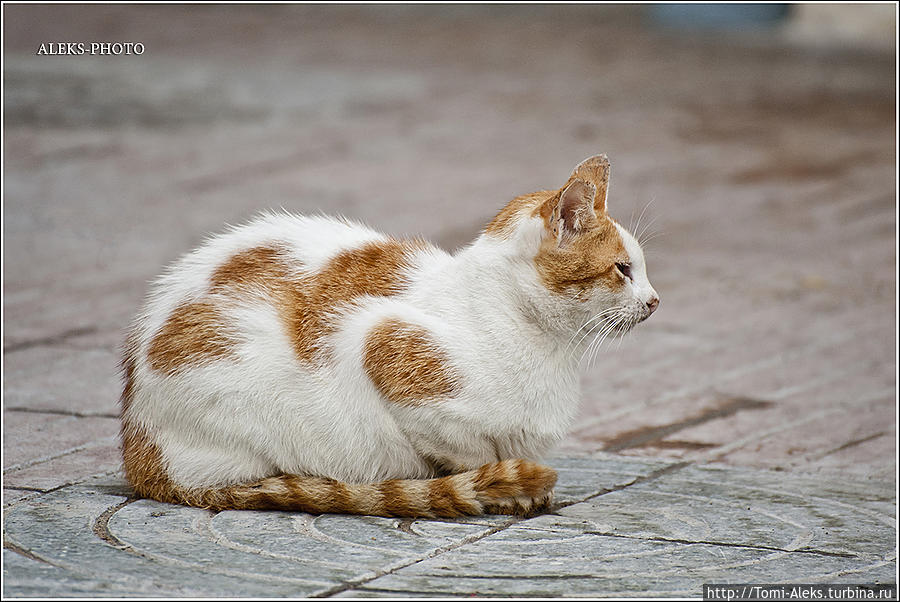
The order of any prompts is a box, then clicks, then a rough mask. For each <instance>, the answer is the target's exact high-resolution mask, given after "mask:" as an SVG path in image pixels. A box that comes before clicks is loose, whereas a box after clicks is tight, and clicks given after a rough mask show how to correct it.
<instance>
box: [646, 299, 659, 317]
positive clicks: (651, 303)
mask: <svg viewBox="0 0 900 602" xmlns="http://www.w3.org/2000/svg"><path fill="white" fill-rule="evenodd" d="M657 307H659V297H653V298H652V299H650V300H649V301H647V309H649V310H650V313H651V314H652V313H653V312H655V311H656V308H657Z"/></svg>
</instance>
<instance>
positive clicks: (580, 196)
mask: <svg viewBox="0 0 900 602" xmlns="http://www.w3.org/2000/svg"><path fill="white" fill-rule="evenodd" d="M596 193H597V188H596V187H595V186H594V185H593V184H591V183H590V182H585V181H584V180H574V181H572V182H570V183H569V185H568V186H566V187H565V188H563V189H562V191H560V193H559V200H558V201H557V202H556V204H555V207H554V208H553V213H552V214H551V217H550V226H551V229H552V231H553V234H554V235H555V236H556V238H557V239H558V240H559V241H560V242H562V241H563V240H564V239H566V238H569V237H571V236H574V235H576V234H578V233H580V232H583V231H585V230H587V229H588V228H590V227H591V226H593V225H594V224H595V223H596V222H597V216H596V215H595V214H594V199H595V197H596Z"/></svg>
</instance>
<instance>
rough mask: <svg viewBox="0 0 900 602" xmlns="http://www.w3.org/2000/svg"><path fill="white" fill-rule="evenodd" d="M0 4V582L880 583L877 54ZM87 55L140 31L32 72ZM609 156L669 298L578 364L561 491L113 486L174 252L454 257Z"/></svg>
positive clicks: (885, 539)
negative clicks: (357, 505) (203, 503)
mask: <svg viewBox="0 0 900 602" xmlns="http://www.w3.org/2000/svg"><path fill="white" fill-rule="evenodd" d="M888 8H890V7H888ZM891 10H892V9H891ZM3 11H4V32H3V33H4V65H5V69H4V85H5V93H4V103H5V121H4V158H5V163H4V216H3V217H4V223H3V251H4V265H3V270H4V282H3V286H4V291H3V292H4V297H3V312H4V315H3V395H4V399H3V402H4V411H3V420H4V426H3V504H4V553H3V554H4V586H3V587H4V590H3V593H4V595H39V594H42V593H53V594H55V595H66V594H71V595H91V594H95V593H97V594H101V593H106V594H107V595H128V594H133V595H141V594H143V595H153V594H158V595H166V594H177V593H181V594H204V593H205V594H208V595H216V594H220V595H234V594H236V593H242V594H245V595H283V594H294V595H303V594H312V593H317V594H321V595H328V594H330V595H344V596H346V595H373V594H379V593H384V592H408V593H412V592H423V593H424V592H428V593H451V592H453V593H460V594H462V593H473V592H482V593H486V594H488V593H499V594H506V595H509V594H515V593H522V594H526V593H527V594H532V595H538V594H541V593H546V594H553V595H564V594H567V593H571V594H577V593H583V594H589V593H595V594H607V595H613V594H617V593H618V594H622V595H626V594H633V595H639V594H643V593H648V592H657V593H659V594H661V595H662V594H672V595H674V594H676V593H680V595H693V596H696V595H699V584H700V583H702V582H703V581H704V580H707V579H721V580H723V581H732V582H736V581H743V580H747V581H755V582H762V581H769V580H778V581H780V580H785V581H787V580H792V581H816V580H819V581H843V582H853V581H895V580H896V577H895V576H894V575H895V571H896V547H895V542H896V522H895V516H896V493H895V487H896V485H895V484H896V478H895V473H896V460H895V458H896V405H895V404H896V355H895V343H896V327H897V324H896V309H895V300H896V296H895V295H896V273H895V268H896V207H897V206H896V176H895V161H896V156H895V139H894V132H895V127H896V122H895V104H894V89H895V67H894V60H893V53H890V54H888V53H880V52H877V51H875V50H865V49H859V48H852V47H838V46H834V45H828V44H822V45H818V46H816V47H813V48H811V47H807V46H801V45H797V44H795V43H793V42H792V41H791V38H790V36H789V35H788V34H789V31H780V32H770V33H764V32H758V33H756V34H753V35H749V36H747V35H745V36H731V37H729V38H728V39H725V38H720V37H711V36H699V35H690V36H685V35H682V34H679V33H677V32H666V31H657V30H654V29H652V28H651V27H649V26H648V24H647V23H646V21H644V20H642V19H641V18H640V15H639V14H638V12H639V11H638V10H637V9H634V8H622V7H611V6H577V7H571V6H570V7H557V8H552V7H537V6H467V7H453V6H442V7H433V6H432V7H426V6H413V7H391V6H378V7H353V6H285V5H279V6H267V7H250V6H240V7H224V6H189V7H185V6H139V5H132V6H116V5H91V6H76V7H69V6H30V5H4V7H3ZM890 14H891V15H892V14H893V13H890ZM78 40H84V41H86V42H90V41H133V42H142V43H143V44H144V45H145V47H146V50H145V53H144V54H143V55H141V56H129V57H124V56H123V57H88V56H58V57H47V56H36V55H35V52H36V51H37V48H38V46H39V44H40V43H41V42H48V41H78ZM597 152H606V153H607V154H609V156H610V158H611V160H612V163H613V172H612V188H611V192H610V210H611V212H612V213H613V215H614V216H616V217H618V218H619V219H620V220H621V221H623V222H625V223H626V224H628V223H629V222H630V221H631V220H632V219H633V220H634V221H637V219H638V216H639V215H640V214H641V213H642V212H643V213H644V217H643V220H642V223H643V224H647V223H651V222H652V226H651V231H652V232H654V233H655V236H656V237H655V238H653V239H652V240H650V241H649V242H648V244H647V255H648V262H649V272H650V277H651V279H652V280H653V282H654V285H655V287H656V288H657V290H658V291H659V293H660V296H661V305H660V309H659V311H658V312H657V313H656V314H655V315H654V316H653V318H652V319H651V320H649V321H648V322H647V323H645V324H643V325H641V326H640V327H639V328H638V329H636V331H635V332H634V333H633V334H632V335H631V336H630V337H629V338H628V339H626V340H623V341H622V342H621V344H620V343H618V342H617V343H615V344H614V345H611V346H610V347H609V348H608V349H606V350H605V351H604V353H602V354H601V355H600V358H599V359H598V361H597V362H596V363H595V364H594V365H591V366H585V369H584V372H583V374H584V377H583V383H584V391H585V394H584V402H583V409H582V416H581V418H580V419H579V421H578V423H577V426H576V428H575V429H574V431H573V433H572V434H571V436H570V437H569V438H568V439H567V440H566V441H564V443H563V445H562V446H561V447H560V448H559V449H558V450H557V454H558V455H557V457H556V459H555V460H554V462H555V463H556V465H557V466H558V467H560V468H562V469H564V470H563V471H562V473H561V483H560V491H559V493H560V495H559V497H560V499H561V500H563V501H564V502H565V503H568V502H577V503H574V504H572V505H569V506H567V507H565V508H562V509H560V510H558V511H557V512H556V513H555V514H551V515H547V516H543V517H537V518H533V519H529V520H522V521H512V522H510V521H509V520H507V519H504V518H484V519H477V520H472V521H450V522H441V521H414V522H408V521H390V520H381V519H360V518H348V517H336V516H323V517H319V518H317V519H315V520H313V519H312V518H311V517H308V516H289V515H283V514H278V513H267V514H255V513H241V514H235V513H221V514H219V515H216V516H214V517H213V516H211V515H208V514H206V513H204V512H202V511H198V510H191V509H184V508H174V507H170V506H164V505H160V504H153V503H150V502H146V501H133V500H130V499H129V498H128V497H127V495H128V492H127V490H126V489H125V488H124V486H123V483H122V482H121V480H120V476H119V474H118V470H119V459H118V453H117V445H118V441H117V436H118V422H117V412H118V406H117V398H118V393H119V386H120V385H119V382H118V376H117V371H116V361H117V353H116V346H117V345H118V344H119V341H120V338H121V332H122V329H123V328H124V326H125V325H126V324H127V322H128V320H129V319H130V318H131V316H132V315H133V313H134V311H135V310H136V308H137V307H138V305H139V303H140V300H141V297H142V295H143V293H144V291H145V288H146V283H147V281H148V280H150V279H151V278H153V277H154V276H155V275H157V274H158V273H159V271H160V269H161V267H162V266H163V265H164V264H166V263H167V262H170V261H172V260H173V259H174V258H176V257H177V256H178V255H179V254H180V253H183V252H185V251H187V250H189V249H190V248H191V247H193V246H195V245H196V244H197V243H198V242H199V241H200V240H202V238H203V236H205V235H206V234H207V233H209V232H213V231H217V230H220V229H221V228H222V224H224V223H235V222H240V221H243V220H246V219H248V218H249V217H250V216H252V215H253V214H254V213H255V212H257V211H259V210H261V209H264V208H270V207H279V206H284V207H285V208H288V209H290V210H292V211H297V212H317V211H324V212H327V213H343V214H345V215H347V216H349V217H352V218H356V219H359V220H362V221H365V222H368V223H369V224H370V225H372V226H374V227H376V228H378V229H382V230H384V231H387V232H390V233H393V234H398V235H401V234H407V235H415V234H421V235H424V236H426V237H428V238H430V239H432V240H434V241H435V242H437V243H439V244H441V245H443V246H445V247H447V248H451V249H452V248H455V247H458V246H460V245H462V244H465V242H467V241H468V240H470V239H471V238H473V237H474V236H475V235H476V234H477V232H478V230H479V229H480V228H481V227H482V226H483V224H484V223H486V222H487V221H488V220H489V219H490V217H491V216H492V215H493V213H494V212H496V210H497V209H498V208H499V207H500V206H502V204H503V203H504V202H505V201H506V200H508V199H509V198H511V197H512V196H514V195H517V194H520V193H523V192H526V191H530V190H534V189H538V188H544V187H549V186H557V185H559V183H561V182H562V181H564V180H565V177H566V176H567V175H568V173H569V170H570V169H571V167H572V166H573V165H574V164H575V163H577V162H578V161H579V160H581V159H582V158H584V157H586V156H589V155H591V154H594V153H597ZM632 481H634V482H633V483H632ZM607 490H610V491H607ZM591 496H594V497H591ZM587 498H590V499H587ZM578 500H585V501H578ZM238 556H240V559H238ZM530 558H534V559H535V561H534V562H527V561H525V562H523V560H524V559H530ZM109 567H114V568H110V569H109V570H107V568H109ZM423 595H424V594H423Z"/></svg>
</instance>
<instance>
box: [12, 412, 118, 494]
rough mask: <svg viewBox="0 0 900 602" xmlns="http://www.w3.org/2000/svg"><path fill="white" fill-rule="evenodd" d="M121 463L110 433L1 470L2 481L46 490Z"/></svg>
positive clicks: (110, 469)
mask: <svg viewBox="0 0 900 602" xmlns="http://www.w3.org/2000/svg"><path fill="white" fill-rule="evenodd" d="M111 422H112V421H111ZM121 466H122V455H121V452H120V451H119V436H118V435H114V436H110V437H108V438H105V439H99V440H96V441H92V442H90V443H88V444H86V445H85V446H84V448H79V449H78V451H72V452H71V453H67V454H65V455H62V456H59V457H55V458H52V459H49V460H45V461H42V462H39V463H37V464H34V465H31V466H27V467H25V468H21V469H19V470H12V471H9V472H7V473H4V475H3V483H4V485H6V486H8V487H30V488H37V489H41V490H44V491H47V490H50V489H55V488H57V487H62V486H64V485H68V484H71V483H77V482H79V481H82V480H84V479H86V478H88V477H91V476H93V475H96V474H98V473H104V472H112V471H115V470H117V469H119V468H121Z"/></svg>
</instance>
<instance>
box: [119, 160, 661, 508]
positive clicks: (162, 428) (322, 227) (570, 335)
mask: <svg viewBox="0 0 900 602" xmlns="http://www.w3.org/2000/svg"><path fill="white" fill-rule="evenodd" d="M608 179H609V163H608V161H607V159H606V157H605V156H604V155H600V156H597V157H592V158H590V159H587V160H585V161H584V162H582V163H581V164H580V165H578V167H576V169H575V171H574V172H573V174H572V175H571V177H570V178H569V180H568V182H567V183H566V185H565V186H563V187H562V188H560V189H559V190H555V191H544V192H538V193H534V194H530V195H526V196H523V197H519V198H517V199H515V200H513V201H512V202H510V203H509V204H508V205H507V206H506V207H505V208H504V209H503V210H502V211H501V212H500V213H499V214H498V215H497V217H496V218H495V219H494V220H493V221H492V222H491V223H490V224H489V225H488V226H487V228H486V229H485V231H484V233H483V234H482V235H481V236H480V237H479V238H478V239H477V240H476V241H475V242H474V243H472V244H471V245H470V246H468V247H467V248H465V249H463V250H461V251H460V252H458V253H457V254H455V255H449V254H447V253H445V252H444V251H442V250H440V249H437V248H435V247H433V246H431V245H429V244H428V243H426V242H424V241H421V240H413V241H399V240H395V239H393V238H390V237H387V236H384V235H382V234H379V233H377V232H374V231H372V230H370V229H368V228H366V227H364V226H361V225H358V224H354V223H351V222H348V221H344V220H337V219H330V218H325V217H299V216H293V215H288V214H266V215H263V216H261V217H259V218H257V219H256V220H255V221H253V222H252V223H250V224H248V225H245V226H241V227H238V228H234V229H232V230H231V231H229V232H227V233H225V234H222V235H220V236H216V237H213V238H212V239H210V240H208V241H207V242H206V243H205V244H204V245H203V246H201V247H200V248H199V249H197V250H195V251H194V252H193V253H190V254H188V255H187V256H185V257H183V258H182V259H181V260H180V261H178V262H177V263H176V264H175V265H174V266H173V267H172V268H171V269H170V270H169V271H168V272H167V273H166V274H165V275H163V276H162V277H161V278H160V279H159V280H158V281H157V282H156V283H155V285H154V286H153V288H152V291H151V292H150V295H149V298H148V301H147V303H146V305H145V307H144V310H143V312H142V313H141V315H140V316H139V317H138V318H137V319H136V321H135V322H134V325H133V327H132V329H131V331H130V334H129V336H128V339H127V342H126V346H125V350H124V359H123V368H124V372H125V389H124V392H123V395H122V423H123V427H122V438H123V455H124V465H125V472H126V475H127V477H128V480H129V481H130V482H131V484H132V485H133V487H134V489H135V491H136V493H137V494H139V495H141V496H145V497H150V498H154V499H157V500H161V501H166V502H176V503H183V504H189V505H194V506H201V507H207V508H212V509H285V510H298V511H306V512H314V513H319V512H346V513H362V514H375V515H384V516H457V515H461V514H478V513H482V512H532V511H534V510H536V509H539V508H540V507H542V506H544V505H545V504H546V503H547V502H548V500H549V498H550V495H551V491H552V488H553V486H554V484H555V482H556V474H555V472H554V471H553V470H552V469H550V468H547V467H545V466H541V465H539V464H535V463H534V462H533V460H535V459H538V458H540V457H541V456H542V455H543V454H544V453H545V452H546V451H547V450H548V449H549V448H550V447H551V446H552V445H553V444H554V443H556V442H557V441H559V439H560V438H562V437H563V435H564V434H565V433H566V430H567V428H568V427H569V425H570V424H571V422H572V420H573V418H574V417H575V413H576V409H577V406H578V399H579V384H578V374H577V365H578V359H579V356H580V355H581V354H580V353H577V352H575V351H576V350H575V347H581V348H583V345H584V344H583V343H580V342H579V340H578V339H579V338H581V337H582V336H583V335H584V333H597V332H599V331H601V330H603V329H607V330H614V331H615V332H616V333H621V332H624V331H625V330H627V329H628V328H630V327H631V326H633V325H634V324H635V323H637V322H639V321H641V320H643V319H644V318H646V317H647V316H649V315H650V313H652V311H653V309H655V307H656V304H657V302H658V301H657V297H656V292H655V291H654V290H653V288H652V287H651V285H650V282H649V281H648V280H647V276H646V272H645V269H644V259H643V254H642V252H641V249H640V247H639V245H638V243H637V242H636V241H635V239H634V238H633V237H632V236H631V235H630V234H628V233H627V232H626V230H625V229H624V228H622V227H621V226H620V225H618V224H617V223H616V222H615V221H613V220H612V218H610V217H609V215H608V214H607V212H606V192H607V184H608ZM617 264H619V267H616V266H617ZM626 264H627V265H628V266H630V276H629V275H628V274H624V275H623V273H622V271H623V270H624V271H625V272H628V271H629V270H628V268H626V267H624V266H625V265H626ZM603 312H605V313H604V314H603V317H597V316H598V314H601V313H603ZM592 318H594V321H593V322H592V323H591V324H588V325H587V326H586V330H581V331H580V332H579V329H580V328H581V327H583V326H585V323H586V322H587V321H588V320H590V319H592ZM586 338H588V339H591V338H592V337H586Z"/></svg>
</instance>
